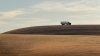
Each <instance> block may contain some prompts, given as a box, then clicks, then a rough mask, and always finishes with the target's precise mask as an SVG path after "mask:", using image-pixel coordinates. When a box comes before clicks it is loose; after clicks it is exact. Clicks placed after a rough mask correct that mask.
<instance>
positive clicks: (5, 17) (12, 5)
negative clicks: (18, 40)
mask: <svg viewBox="0 0 100 56" xmlns="http://www.w3.org/2000/svg"><path fill="white" fill-rule="evenodd" d="M60 21H70V22H71V23H72V24H73V25H75V24H100V0H0V33H2V32H5V31H9V30H13V29H17V28H23V27H30V26H40V25H59V24H60Z"/></svg>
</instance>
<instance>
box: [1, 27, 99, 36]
mask: <svg viewBox="0 0 100 56" xmlns="http://www.w3.org/2000/svg"><path fill="white" fill-rule="evenodd" d="M3 34H56V35H59V34H60V35H100V25H71V26H68V25H63V26H62V25H53V26H35V27H26V28H21V29H16V30H12V31H8V32H5V33H3Z"/></svg>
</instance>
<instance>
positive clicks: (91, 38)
mask: <svg viewBox="0 0 100 56" xmlns="http://www.w3.org/2000/svg"><path fill="white" fill-rule="evenodd" d="M0 56H100V36H99V35H27V34H0Z"/></svg>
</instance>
